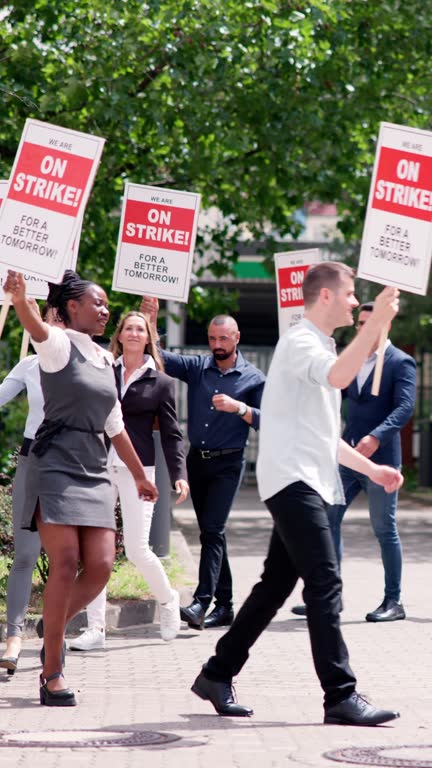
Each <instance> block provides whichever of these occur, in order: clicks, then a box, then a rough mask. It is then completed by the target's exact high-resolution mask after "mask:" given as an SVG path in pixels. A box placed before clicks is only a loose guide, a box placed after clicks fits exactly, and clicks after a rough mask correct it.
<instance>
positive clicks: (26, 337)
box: [19, 329, 30, 360]
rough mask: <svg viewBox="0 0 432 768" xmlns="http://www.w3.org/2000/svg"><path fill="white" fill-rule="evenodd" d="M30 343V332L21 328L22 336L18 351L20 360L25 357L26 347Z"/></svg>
mask: <svg viewBox="0 0 432 768" xmlns="http://www.w3.org/2000/svg"><path fill="white" fill-rule="evenodd" d="M29 343H30V334H29V332H28V331H26V330H25V329H24V330H23V337H22V341H21V351H20V358H19V359H20V360H23V358H24V357H27V354H28V348H29Z"/></svg>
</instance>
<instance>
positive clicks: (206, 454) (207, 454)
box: [195, 448, 243, 459]
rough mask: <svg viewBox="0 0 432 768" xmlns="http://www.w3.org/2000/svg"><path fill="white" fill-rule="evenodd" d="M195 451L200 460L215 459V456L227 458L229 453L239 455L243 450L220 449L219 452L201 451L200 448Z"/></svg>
mask: <svg viewBox="0 0 432 768" xmlns="http://www.w3.org/2000/svg"><path fill="white" fill-rule="evenodd" d="M195 450H197V451H198V453H200V454H201V458H202V459H215V458H216V457H217V456H228V455H229V454H230V453H240V451H242V450H243V448H221V449H220V450H219V451H202V450H201V449H200V448H196V449H195Z"/></svg>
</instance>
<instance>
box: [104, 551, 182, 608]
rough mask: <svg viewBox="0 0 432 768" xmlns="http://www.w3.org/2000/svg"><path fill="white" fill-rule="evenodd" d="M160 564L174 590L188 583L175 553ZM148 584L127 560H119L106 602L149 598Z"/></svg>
mask: <svg viewBox="0 0 432 768" xmlns="http://www.w3.org/2000/svg"><path fill="white" fill-rule="evenodd" d="M161 563H162V565H163V567H164V569H165V571H166V574H167V576H168V579H169V582H170V584H171V586H172V587H174V589H179V587H182V586H184V585H185V584H187V583H188V579H187V577H186V574H185V570H184V568H183V566H182V565H181V563H180V561H179V559H178V557H177V554H176V552H175V551H172V552H171V556H170V557H167V558H163V559H162V560H161ZM151 596H152V594H151V592H150V589H149V587H148V584H147V583H146V582H145V581H144V579H143V577H142V576H141V574H140V573H139V572H138V571H137V569H136V568H135V566H134V565H133V563H130V562H129V560H121V561H120V562H119V563H117V564H116V565H115V568H114V570H113V572H112V574H111V578H110V580H109V582H108V600H110V599H112V600H142V599H143V598H146V597H151Z"/></svg>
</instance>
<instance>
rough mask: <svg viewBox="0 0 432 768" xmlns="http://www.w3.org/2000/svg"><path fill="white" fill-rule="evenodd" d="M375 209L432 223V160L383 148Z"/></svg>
mask: <svg viewBox="0 0 432 768" xmlns="http://www.w3.org/2000/svg"><path fill="white" fill-rule="evenodd" d="M372 208H374V209H376V210H380V211H387V212H388V213H396V214H399V215H402V216H408V217H409V218H412V219H420V220H422V221H432V157H425V156H424V155H419V154H417V153H415V152H404V151H401V150H397V149H390V148H389V147H382V148H381V152H380V156H379V161H378V170H377V174H376V180H375V187H374V194H373V199H372Z"/></svg>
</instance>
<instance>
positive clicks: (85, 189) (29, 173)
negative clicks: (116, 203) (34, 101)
mask: <svg viewBox="0 0 432 768" xmlns="http://www.w3.org/2000/svg"><path fill="white" fill-rule="evenodd" d="M104 142H105V140H104V139H101V138H100V137H98V136H91V135H89V134H86V133H81V132H79V131H73V130H70V129H68V128H61V127H60V126H57V125H51V124H49V123H42V122H39V121H38V120H27V121H26V123H25V126H24V130H23V134H22V137H21V141H20V144H19V147H18V151H17V155H16V158H15V161H14V165H13V168H12V173H11V176H10V179H9V182H8V185H7V189H6V194H5V198H4V200H3V204H2V206H1V208H0V254H1V262H2V264H6V265H7V266H8V267H10V268H12V269H17V270H19V271H20V272H23V273H29V274H32V275H33V276H35V277H36V278H43V279H46V280H49V281H51V282H58V281H59V280H61V277H62V275H63V272H64V270H65V268H66V267H67V266H69V265H70V258H71V252H72V251H73V248H74V243H76V236H77V232H78V229H79V227H80V222H81V221H82V217H83V214H84V209H85V206H86V203H87V200H88V197H89V194H90V190H91V187H92V184H93V180H94V177H95V175H96V171H97V168H98V165H99V161H100V157H101V154H102V150H103V146H104Z"/></svg>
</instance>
